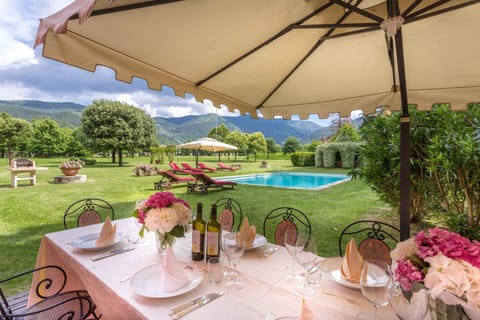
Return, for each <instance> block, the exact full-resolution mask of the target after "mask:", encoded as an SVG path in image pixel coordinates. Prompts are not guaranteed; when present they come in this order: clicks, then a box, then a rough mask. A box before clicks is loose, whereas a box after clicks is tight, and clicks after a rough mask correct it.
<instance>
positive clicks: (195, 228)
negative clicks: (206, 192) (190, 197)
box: [192, 202, 206, 261]
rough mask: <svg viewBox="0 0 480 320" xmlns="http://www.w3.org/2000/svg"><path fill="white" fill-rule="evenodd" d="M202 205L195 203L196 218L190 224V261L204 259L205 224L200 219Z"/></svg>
mask: <svg viewBox="0 0 480 320" xmlns="http://www.w3.org/2000/svg"><path fill="white" fill-rule="evenodd" d="M202 209H203V205H202V203H201V202H199V203H197V217H196V218H195V220H194V221H193V223H192V260H197V261H201V260H203V259H205V228H206V223H205V220H203V217H202Z"/></svg>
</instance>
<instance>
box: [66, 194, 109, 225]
mask: <svg viewBox="0 0 480 320" xmlns="http://www.w3.org/2000/svg"><path fill="white" fill-rule="evenodd" d="M107 215H108V216H110V219H111V220H114V219H115V212H114V210H113V207H112V206H111V205H110V203H108V202H107V201H105V200H102V199H98V198H86V199H81V200H78V201H75V202H74V203H72V204H71V205H70V206H69V207H68V208H67V210H65V214H64V215H63V225H64V226H65V229H69V228H76V227H83V226H87V225H90V224H95V223H101V222H102V221H103V220H105V218H106V217H107Z"/></svg>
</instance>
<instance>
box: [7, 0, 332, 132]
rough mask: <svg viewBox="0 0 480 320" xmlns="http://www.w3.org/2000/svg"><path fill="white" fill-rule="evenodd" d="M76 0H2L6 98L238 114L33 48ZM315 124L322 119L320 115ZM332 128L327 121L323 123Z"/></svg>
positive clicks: (171, 113) (155, 112)
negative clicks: (46, 21)
mask: <svg viewBox="0 0 480 320" xmlns="http://www.w3.org/2000/svg"><path fill="white" fill-rule="evenodd" d="M71 1H72V0H0V12H2V15H1V16H0V43H1V44H2V45H1V47H0V100H15V99H32V100H43V101H57V102H64V101H67V102H75V103H79V104H83V105H89V104H90V103H91V102H92V101H93V100H95V99H110V100H118V101H123V102H126V103H129V104H132V105H134V106H137V107H140V108H142V109H144V110H145V111H146V112H148V113H149V114H150V115H152V116H161V117H180V116H185V115H199V114H205V113H215V112H217V113H218V114H219V115H223V116H234V115H238V114H235V113H230V112H228V111H227V109H226V108H222V109H218V110H217V109H216V108H215V107H213V105H212V104H211V103H209V102H207V103H205V104H201V103H198V102H196V101H195V99H194V98H193V97H192V96H190V97H188V96H187V98H180V97H176V96H175V95H174V94H173V91H172V90H170V89H168V88H166V89H165V90H164V91H162V92H159V91H154V90H149V89H147V88H146V86H145V82H144V81H143V80H138V79H137V80H134V82H133V83H132V84H126V83H123V82H119V81H116V80H115V77H114V73H113V71H111V70H110V69H107V68H102V67H99V68H97V71H96V72H95V73H91V72H88V71H85V70H80V69H78V68H74V67H71V66H67V65H65V64H62V63H59V62H56V61H53V60H50V59H46V58H43V57H42V55H41V50H42V46H39V47H37V48H36V49H35V50H34V49H33V43H34V37H35V34H36V31H37V27H38V19H39V18H41V17H46V16H49V15H51V14H52V13H54V12H56V11H58V10H60V9H61V8H63V7H64V6H66V5H68V4H69V3H70V2H71ZM312 120H316V121H318V117H316V116H314V117H313V118H312ZM319 122H321V123H322V124H326V122H325V121H319Z"/></svg>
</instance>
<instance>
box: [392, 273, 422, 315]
mask: <svg viewBox="0 0 480 320" xmlns="http://www.w3.org/2000/svg"><path fill="white" fill-rule="evenodd" d="M408 294H409V295H410V297H408V298H407V297H406V296H405V294H404V292H403V291H402V288H401V287H400V284H399V283H398V282H397V281H395V280H394V279H393V278H392V284H391V285H390V290H389V296H388V300H389V302H390V305H391V306H392V309H393V311H395V313H396V314H397V316H398V318H400V320H422V319H424V318H425V315H426V314H427V311H428V294H427V291H426V290H425V289H423V288H422V289H420V290H418V291H416V292H411V293H408Z"/></svg>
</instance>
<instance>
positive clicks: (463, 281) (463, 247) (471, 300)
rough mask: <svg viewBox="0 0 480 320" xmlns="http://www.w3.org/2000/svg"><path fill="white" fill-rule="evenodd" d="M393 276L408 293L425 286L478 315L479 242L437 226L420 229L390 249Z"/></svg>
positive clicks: (479, 295) (444, 299)
mask: <svg viewBox="0 0 480 320" xmlns="http://www.w3.org/2000/svg"><path fill="white" fill-rule="evenodd" d="M391 256H392V260H393V272H394V278H395V280H396V281H397V282H398V283H399V284H400V286H401V288H402V290H403V292H404V294H405V295H406V296H407V297H408V296H411V294H412V292H414V291H416V290H418V289H419V288H421V287H426V288H427V289H428V290H429V292H430V295H431V297H432V298H434V299H437V298H438V299H441V300H442V301H443V302H444V303H445V304H447V305H461V306H462V307H463V310H464V311H465V312H466V314H467V315H468V316H469V317H470V318H471V319H480V242H478V241H473V242H472V241H470V240H468V239H467V238H464V237H462V236H460V235H458V234H456V233H454V232H450V231H447V230H443V229H440V228H433V229H429V230H428V231H427V232H425V231H421V232H419V233H418V234H417V235H416V236H415V237H414V238H410V239H408V240H406V241H403V242H400V243H398V244H397V247H396V248H395V250H393V251H392V252H391Z"/></svg>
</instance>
